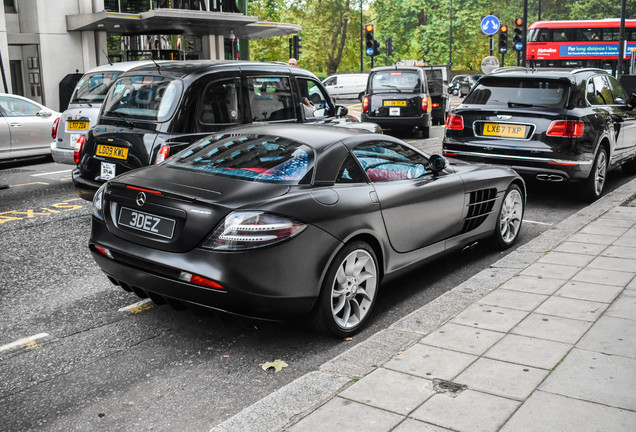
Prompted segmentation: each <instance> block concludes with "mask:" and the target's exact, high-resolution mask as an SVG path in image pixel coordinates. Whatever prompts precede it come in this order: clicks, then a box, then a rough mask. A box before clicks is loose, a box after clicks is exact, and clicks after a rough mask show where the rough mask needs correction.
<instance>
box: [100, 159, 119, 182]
mask: <svg viewBox="0 0 636 432" xmlns="http://www.w3.org/2000/svg"><path fill="white" fill-rule="evenodd" d="M116 168H117V165H115V164H114V163H109V162H102V167H101V171H100V174H99V178H100V179H102V180H110V179H112V178H114V177H115V175H116V173H115V171H116Z"/></svg>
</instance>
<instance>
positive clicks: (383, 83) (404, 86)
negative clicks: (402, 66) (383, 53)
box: [371, 70, 421, 93]
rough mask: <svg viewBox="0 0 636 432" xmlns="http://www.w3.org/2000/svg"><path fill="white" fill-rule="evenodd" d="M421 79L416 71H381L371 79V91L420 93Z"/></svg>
mask: <svg viewBox="0 0 636 432" xmlns="http://www.w3.org/2000/svg"><path fill="white" fill-rule="evenodd" d="M420 85H421V82H420V77H419V75H418V74H417V72H415V71H400V70H390V71H380V72H375V73H374V74H373V78H371V89H372V90H373V91H374V92H376V93H377V92H383V91H387V92H394V91H396V90H397V91H411V92H419V89H420Z"/></svg>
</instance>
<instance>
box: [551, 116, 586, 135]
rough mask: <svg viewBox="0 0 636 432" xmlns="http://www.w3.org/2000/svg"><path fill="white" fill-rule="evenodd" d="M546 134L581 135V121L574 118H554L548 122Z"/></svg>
mask: <svg viewBox="0 0 636 432" xmlns="http://www.w3.org/2000/svg"><path fill="white" fill-rule="evenodd" d="M546 135H548V136H559V137H568V138H577V137H580V136H583V122H581V121H574V120H555V121H553V122H552V123H551V124H550V127H549V128H548V132H546Z"/></svg>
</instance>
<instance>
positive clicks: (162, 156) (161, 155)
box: [155, 144, 170, 165]
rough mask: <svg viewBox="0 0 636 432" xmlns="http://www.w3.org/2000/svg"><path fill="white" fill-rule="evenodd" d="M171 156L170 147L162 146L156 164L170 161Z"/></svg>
mask: <svg viewBox="0 0 636 432" xmlns="http://www.w3.org/2000/svg"><path fill="white" fill-rule="evenodd" d="M169 154H170V146H168V145H166V144H164V145H162V146H161V148H160V149H159V152H158V153H157V159H156V160H155V164H157V165H159V164H160V163H161V162H163V161H165V160H166V159H168V155H169Z"/></svg>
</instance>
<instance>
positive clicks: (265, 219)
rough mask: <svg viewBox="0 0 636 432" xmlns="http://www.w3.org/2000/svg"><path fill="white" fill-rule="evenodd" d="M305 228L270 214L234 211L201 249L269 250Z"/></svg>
mask: <svg viewBox="0 0 636 432" xmlns="http://www.w3.org/2000/svg"><path fill="white" fill-rule="evenodd" d="M306 227H307V225H306V224H303V223H300V222H297V221H294V220H291V219H288V218H286V217H283V216H277V215H273V214H269V213H263V212H256V211H236V212H232V213H230V214H229V215H227V216H226V217H225V219H224V220H223V222H221V223H220V224H219V226H218V227H217V228H216V229H215V230H214V232H213V233H212V235H211V236H210V237H209V238H208V239H207V240H206V241H205V243H203V245H202V247H204V248H206V249H213V250H224V251H237V250H245V249H253V248H258V247H263V246H270V245H273V244H275V243H278V242H281V241H284V240H288V239H290V238H292V237H295V236H297V235H298V234H300V233H301V232H303V230H304V229H305V228H306Z"/></svg>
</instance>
